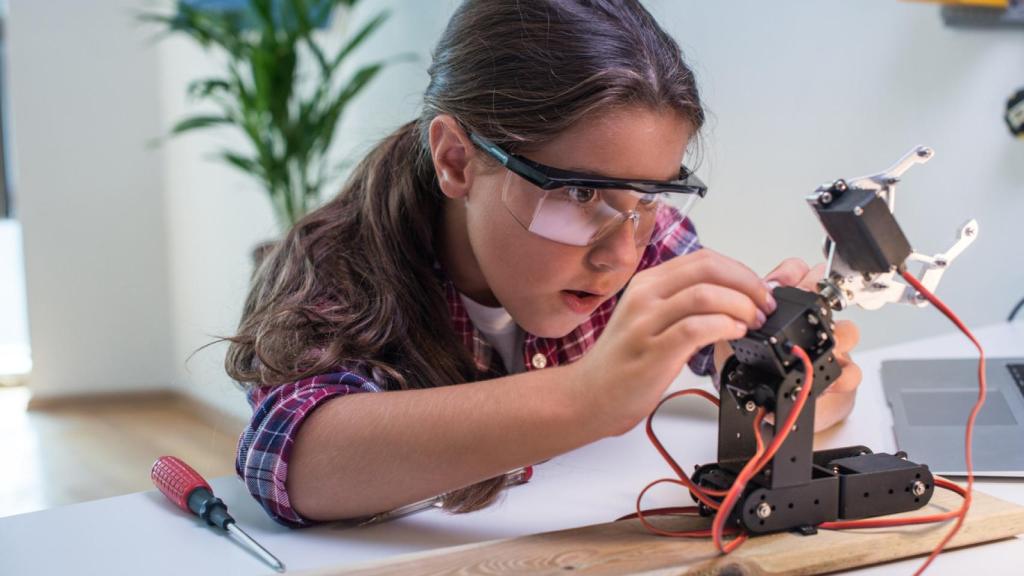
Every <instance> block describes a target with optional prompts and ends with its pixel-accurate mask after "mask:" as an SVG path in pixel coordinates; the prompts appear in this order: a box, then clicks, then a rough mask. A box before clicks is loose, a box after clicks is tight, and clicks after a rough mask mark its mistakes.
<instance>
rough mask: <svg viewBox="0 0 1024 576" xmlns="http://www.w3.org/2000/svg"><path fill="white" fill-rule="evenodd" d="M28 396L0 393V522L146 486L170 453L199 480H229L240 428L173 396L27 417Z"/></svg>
mask: <svg viewBox="0 0 1024 576" xmlns="http://www.w3.org/2000/svg"><path fill="white" fill-rule="evenodd" d="M28 399H29V395H28V391H27V390H26V389H25V388H23V387H13V388H4V387H0V463H2V466H0V469H2V470H3V481H2V482H0V517H3V516H10V515H13V514H22V513H25V512H32V511H35V510H42V509H45V508H52V507H54V506H62V505H66V504H73V503H76V502H84V501H87V500H95V499H97V498H107V497H110V496H117V495H120V494H127V493H130V492H138V491H141V490H150V489H152V488H153V485H152V483H151V482H150V479H149V469H150V466H152V464H153V461H154V460H155V459H156V458H157V457H159V456H161V455H164V454H171V455H174V456H178V457H179V458H181V459H183V460H185V461H186V462H188V463H189V464H190V465H191V466H192V467H193V468H195V469H196V470H197V471H199V472H200V473H201V474H203V475H204V476H205V477H206V478H207V479H210V478H215V477H217V476H224V475H227V474H234V453H235V443H236V441H237V439H238V434H239V433H240V432H241V425H242V423H240V422H237V421H231V422H224V421H213V422H211V418H209V416H208V414H203V411H202V410H201V409H197V406H196V405H195V404H193V403H191V402H188V401H184V400H182V399H180V398H178V397H174V396H169V395H167V396H163V397H152V398H148V399H134V400H127V401H126V400H118V401H114V402H111V401H103V402H95V401H89V402H81V403H77V404H70V405H62V406H59V407H52V408H47V409H44V410H32V411H27V410H26V406H27V404H28Z"/></svg>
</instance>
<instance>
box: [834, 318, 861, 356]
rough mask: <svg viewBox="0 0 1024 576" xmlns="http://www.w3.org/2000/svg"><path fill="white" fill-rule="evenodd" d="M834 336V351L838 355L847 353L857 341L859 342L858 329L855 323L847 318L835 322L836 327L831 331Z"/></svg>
mask: <svg viewBox="0 0 1024 576" xmlns="http://www.w3.org/2000/svg"><path fill="white" fill-rule="evenodd" d="M832 334H833V336H835V338H836V347H835V351H836V353H837V355H838V356H842V355H848V354H849V352H850V350H853V348H854V347H855V346H857V343H858V342H860V330H859V329H858V328H857V325H856V324H854V323H853V322H850V321H849V320H840V321H838V322H836V328H835V330H833V331H832Z"/></svg>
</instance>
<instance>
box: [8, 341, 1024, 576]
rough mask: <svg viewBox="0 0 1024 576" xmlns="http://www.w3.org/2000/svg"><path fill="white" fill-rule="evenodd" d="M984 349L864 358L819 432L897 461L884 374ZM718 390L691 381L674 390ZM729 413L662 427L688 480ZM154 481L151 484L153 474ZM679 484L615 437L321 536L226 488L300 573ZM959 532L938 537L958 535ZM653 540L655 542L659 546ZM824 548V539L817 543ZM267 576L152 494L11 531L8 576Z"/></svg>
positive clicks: (54, 515) (675, 408) (680, 413)
mask: <svg viewBox="0 0 1024 576" xmlns="http://www.w3.org/2000/svg"><path fill="white" fill-rule="evenodd" d="M975 334H976V335H977V336H978V337H979V339H980V340H981V341H982V343H983V345H984V346H985V348H986V353H987V354H988V355H989V356H992V357H995V356H1009V355H1016V356H1024V326H1022V325H1017V326H1012V325H1008V324H1000V325H995V326H990V327H986V328H984V329H980V330H976V331H975ZM975 355H976V352H975V351H974V348H973V347H972V346H971V344H970V343H969V342H968V341H967V340H966V339H965V338H964V337H963V336H961V335H959V334H948V335H944V336H938V337H935V338H930V339H927V340H921V341H915V342H912V343H907V344H901V345H898V346H892V347H887V348H879V349H875V350H871V351H867V352H863V353H859V354H857V353H855V354H854V359H855V361H856V362H857V363H858V364H859V365H860V366H861V367H862V368H863V370H864V381H863V383H862V385H861V391H860V392H859V394H858V400H857V405H856V407H855V408H854V411H853V413H852V414H851V415H850V417H849V418H848V419H847V420H846V421H845V422H843V423H841V424H839V425H837V426H836V427H835V428H833V429H831V430H828V431H826V432H824V433H822V434H819V435H818V437H817V438H816V441H815V447H816V448H828V447H838V446H846V445H856V444H863V445H866V446H868V447H870V448H872V449H873V450H874V451H875V452H892V451H893V450H894V449H895V448H894V439H893V436H892V416H891V414H890V413H889V411H888V409H887V408H886V405H885V401H884V398H883V395H882V389H881V382H880V378H879V365H880V362H881V361H882V360H884V359H889V358H915V357H917V358H927V357H974V356H975ZM694 385H697V386H701V387H705V388H708V387H710V384H709V382H707V380H706V379H699V378H697V377H695V376H693V375H692V374H689V373H686V374H684V375H683V376H681V377H680V380H679V381H678V382H677V383H676V384H675V385H674V387H679V386H694ZM716 423H717V413H716V410H715V409H714V408H713V407H712V406H711V405H710V404H708V403H707V402H705V401H703V400H701V399H699V398H694V399H688V398H687V399H678V400H676V401H674V402H673V403H670V404H669V405H667V406H666V407H665V408H664V409H663V411H662V412H661V413H659V417H658V419H657V420H656V423H655V428H656V430H657V431H658V433H659V436H660V437H661V438H662V440H663V442H664V443H665V444H666V446H667V447H668V448H669V449H670V451H671V452H672V453H673V454H674V455H675V456H676V458H677V460H678V461H679V462H680V464H682V465H683V466H684V468H685V469H690V468H692V467H693V466H694V465H695V464H705V463H709V462H713V461H714V460H715V456H716V441H717V440H716ZM142 473H144V474H145V473H148V472H147V471H142ZM670 474H671V471H670V470H669V468H668V466H667V465H666V464H665V463H664V462H663V461H662V460H661V459H660V457H659V456H658V455H657V453H656V452H655V450H654V449H653V447H651V445H650V444H649V442H648V440H647V438H646V436H645V434H644V433H643V427H642V426H638V427H637V428H636V429H634V430H633V431H632V432H630V433H628V434H625V435H623V436H619V437H615V438H608V439H605V440H602V441H600V442H596V443H594V444H591V445H589V446H586V447H584V448H581V449H579V450H576V451H573V452H571V453H568V454H565V455H563V456H561V457H558V458H555V459H553V460H551V461H549V462H546V463H544V464H543V465H540V466H538V467H536V470H535V474H534V477H533V479H532V480H531V481H530V483H529V484H527V485H524V486H518V487H516V488H513V489H511V490H510V491H508V492H507V493H506V496H505V497H504V498H503V499H502V501H501V502H499V503H498V504H496V505H494V506H492V507H491V508H488V509H486V510H482V511H479V512H475V513H472V514H466V515H460V516H451V515H447V514H444V513H441V512H439V511H436V510H430V511H427V512H421V513H419V514H415V515H413V516H409V517H406V518H402V519H398V520H394V521H391V522H388V523H384V524H380V525H376V526H372V527H368V528H347V527H341V526H332V525H328V526H320V527H315V528H309V529H303V530H289V529H287V528H284V527H281V526H279V525H277V524H275V523H274V522H273V521H271V520H270V519H269V518H268V517H267V516H266V515H265V514H264V513H263V511H262V510H261V509H260V508H259V507H258V505H257V504H256V502H255V501H254V500H253V499H252V498H251V497H250V496H249V494H248V493H247V492H246V490H245V488H244V486H242V484H241V483H240V482H239V481H238V480H237V479H236V478H234V477H223V478H217V479H214V480H213V481H212V482H211V484H212V485H213V488H214V491H215V492H216V493H217V495H218V496H220V497H221V498H222V499H224V501H225V502H227V504H228V506H229V510H230V511H231V513H232V514H233V515H234V517H235V518H236V519H237V520H238V522H239V525H240V526H242V528H243V529H245V530H246V531H247V532H249V534H250V535H252V536H253V537H254V538H256V539H257V540H258V541H260V542H261V543H262V544H263V545H264V546H266V547H267V548H268V549H270V550H271V551H272V552H273V553H274V554H276V555H277V556H278V557H279V558H281V560H282V561H284V563H285V564H286V565H287V566H288V568H289V570H290V571H295V570H303V569H311V568H323V567H328V566H342V565H350V564H356V563H361V562H366V561H371V560H380V559H383V558H386V557H390V556H395V555H398V554H404V553H409V552H417V551H423V550H430V549H435V548H440V547H445V546H454V545H459V544H467V543H471V542H479V541H484V540H492V539H498V538H509V537H516V536H523V535H527V534H534V533H537V532H545V531H550V530H559V529H565V528H573V527H578V526H584V525H588V524H595V523H601V522H608V521H610V520H613V519H614V518H616V517H618V516H621V515H623V514H627V513H630V512H632V511H633V506H634V502H635V498H636V495H637V492H638V491H639V490H640V489H641V488H642V487H643V486H644V485H646V484H647V483H648V482H650V481H651V480H654V479H656V478H660V477H664V476H668V475H670ZM976 487H977V489H979V490H983V491H985V492H988V493H989V494H992V495H994V496H997V497H999V498H1003V499H1005V500H1010V501H1013V502H1016V503H1018V504H1021V505H1024V481H1022V480H997V481H987V480H986V481H979V482H977V483H976ZM681 501H682V502H685V503H686V504H690V500H689V497H688V496H687V495H686V494H684V493H682V491H681V489H673V488H672V487H671V486H669V487H666V488H665V490H661V491H659V490H657V489H656V490H654V491H652V493H651V494H650V495H649V499H648V501H647V502H646V507H656V506H668V505H678V504H679V502H681ZM945 526H946V525H943V526H942V527H937V528H936V530H946V527H945ZM652 537H653V536H652ZM809 543H810V541H809ZM919 564H920V560H919V559H913V560H906V561H901V562H896V563H891V564H886V565H883V566H876V567H872V568H868V569H863V570H858V571H856V572H855V573H856V574H858V575H878V574H911V573H913V571H914V569H915V568H916V567H917V566H918V565H919ZM1022 564H1024V539H1022V538H1020V537H1018V538H1015V539H1010V540H1004V541H1002V542H997V543H992V544H987V545H984V546H976V547H972V548H970V549H966V550H955V551H949V552H946V553H944V554H943V555H942V556H941V557H940V558H939V559H938V560H937V561H936V563H934V564H933V565H932V567H931V568H930V569H929V571H928V574H930V575H937V574H950V575H951V574H964V573H968V571H977V570H979V569H982V570H984V568H985V567H986V566H988V567H989V568H991V569H992V570H993V571H995V572H1001V571H1002V570H1005V569H1006V567H1008V566H1018V567H1019V566H1021V565H1022ZM64 573H77V574H104V575H118V574H138V573H147V574H154V575H158V574H167V575H175V576H177V575H180V574H210V575H218V576H221V575H234V574H239V575H242V574H245V575H249V574H267V573H271V571H270V569H269V568H268V567H267V566H266V565H265V564H263V563H261V562H260V561H259V560H258V559H256V558H255V557H254V556H252V555H250V554H249V553H248V552H246V551H245V550H244V549H242V548H240V547H239V546H237V545H236V544H235V543H234V542H233V541H229V539H228V538H227V537H226V536H223V535H220V534H218V532H217V531H215V530H214V529H212V528H209V527H206V526H205V525H204V524H202V523H201V522H200V521H198V520H197V519H195V518H194V517H192V516H189V515H187V514H185V513H184V512H182V511H181V510H179V509H177V508H175V507H174V506H173V505H171V504H170V503H169V502H168V501H167V500H166V499H165V498H164V497H163V496H162V495H161V494H160V493H159V492H157V491H155V490H151V491H148V492H140V493H136V494H128V495H125V496H119V497H116V498H108V499H105V500H97V501H93V502H86V503H82V504H76V505H71V506H65V507H61V508H54V509H51V510H44V511H41V512H34V513H30V514H22V515H18V516H11V517H7V518H3V519H0V574H4V575H6V574H19V575H20V574H64Z"/></svg>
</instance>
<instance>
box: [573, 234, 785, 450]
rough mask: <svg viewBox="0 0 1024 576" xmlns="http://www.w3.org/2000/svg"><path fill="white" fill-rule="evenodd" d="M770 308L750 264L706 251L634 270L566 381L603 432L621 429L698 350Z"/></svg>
mask: <svg viewBox="0 0 1024 576" xmlns="http://www.w3.org/2000/svg"><path fill="white" fill-rule="evenodd" d="M774 311H775V300H774V298H772V296H771V293H770V291H769V289H768V286H767V285H766V284H765V283H764V282H763V281H762V280H761V279H760V278H759V277H758V276H757V274H756V273H755V272H754V271H752V270H751V269H750V268H748V267H746V266H744V265H743V264H741V263H739V262H737V261H735V260H733V259H731V258H727V257H725V256H723V255H721V254H718V253H716V252H714V251H712V250H709V249H707V248H704V249H701V250H698V251H696V252H691V253H690V254H685V255H682V256H678V257H676V258H673V259H671V260H668V261H667V262H665V263H663V264H661V265H659V266H655V267H652V268H648V269H646V270H643V271H641V272H638V273H637V274H636V275H635V276H633V278H632V280H631V281H630V283H629V286H628V288H627V289H626V291H625V293H624V294H623V295H622V298H621V300H620V301H619V302H618V304H617V305H616V307H615V311H614V313H613V314H612V317H611V320H610V321H609V323H608V325H607V326H606V327H605V330H604V333H603V334H602V335H601V337H600V338H599V339H598V341H597V343H596V344H595V345H594V347H593V348H591V349H590V350H589V351H588V352H587V354H586V355H585V356H584V357H583V358H581V359H580V360H579V361H578V362H576V363H574V364H570V365H569V366H567V367H566V368H568V369H570V370H571V373H572V375H571V377H570V378H569V380H570V381H571V382H572V385H574V386H576V388H577V391H578V397H579V398H581V401H583V402H585V403H586V404H587V405H588V406H587V407H588V410H587V413H588V414H590V415H591V416H592V417H593V418H596V419H599V422H598V424H599V425H600V426H601V428H602V429H603V430H605V431H607V433H608V434H623V433H625V432H627V431H629V430H630V429H632V428H633V426H635V425H636V424H637V423H638V422H640V421H641V420H643V419H644V418H645V417H646V416H647V415H648V414H649V413H650V412H651V410H653V409H654V407H655V405H657V403H658V401H659V400H660V399H661V396H662V394H663V393H664V392H665V389H666V388H667V387H668V385H669V384H670V383H671V382H672V380H673V379H675V377H676V376H678V375H679V372H680V371H682V369H683V365H684V364H686V362H687V360H688V359H689V358H690V357H691V356H692V355H693V354H694V353H695V352H697V351H698V350H700V349H701V348H703V347H704V346H706V345H708V344H711V343H713V342H717V341H719V340H731V339H736V338H739V337H741V336H743V335H744V334H745V333H746V331H747V329H749V328H758V327H760V326H761V325H763V324H764V319H765V316H766V315H768V314H771V313H772V312H774Z"/></svg>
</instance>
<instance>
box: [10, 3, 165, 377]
mask: <svg viewBox="0 0 1024 576" xmlns="http://www.w3.org/2000/svg"><path fill="white" fill-rule="evenodd" d="M135 7H137V5H136V3H135V2H132V1H130V0H105V1H102V2H100V1H93V2H80V1H79V0H47V1H46V2H39V1H38V0H12V1H11V2H10V12H9V21H8V22H6V23H5V26H6V33H7V40H8V42H9V44H8V48H9V50H8V58H9V67H8V86H9V88H10V94H9V96H10V112H11V116H12V118H11V120H12V122H11V124H10V126H11V128H12V130H13V134H12V135H13V139H12V140H11V143H12V153H13V156H14V158H13V168H14V188H15V194H16V195H17V202H18V206H19V217H20V219H21V222H22V228H23V233H24V250H25V254H24V256H25V280H26V290H27V296H28V312H29V322H30V326H29V329H30V334H31V340H32V347H33V350H32V352H33V359H34V361H35V362H34V363H35V366H34V372H33V374H32V377H31V380H30V382H29V385H30V386H31V388H32V391H33V394H34V395H36V396H39V397H42V396H52V395H59V394H68V393H90V392H97V391H115V390H139V389H147V388H158V387H166V386H168V385H169V384H170V382H171V379H172V370H171V357H170V355H169V353H168V351H169V349H170V337H169V334H170V332H169V330H168V327H169V326H170V325H171V316H170V314H169V305H168V303H169V298H170V296H169V290H168V285H167V279H168V274H167V262H166V256H165V252H166V233H165V228H164V221H163V208H162V199H161V194H162V181H161V179H160V177H159V171H160V163H159V158H158V157H157V156H156V155H155V154H154V153H152V152H150V151H148V150H146V148H145V142H146V140H147V139H148V138H150V137H152V136H153V135H154V134H156V133H157V107H156V106H157V103H156V82H155V78H156V76H155V67H156V59H155V57H154V55H153V54H152V53H150V52H145V51H142V50H139V46H140V45H141V44H142V43H143V38H144V35H143V34H141V33H140V31H139V30H138V27H137V26H136V25H135V23H134V22H133V20H132V16H131V13H130V12H129V9H130V8H135Z"/></svg>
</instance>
